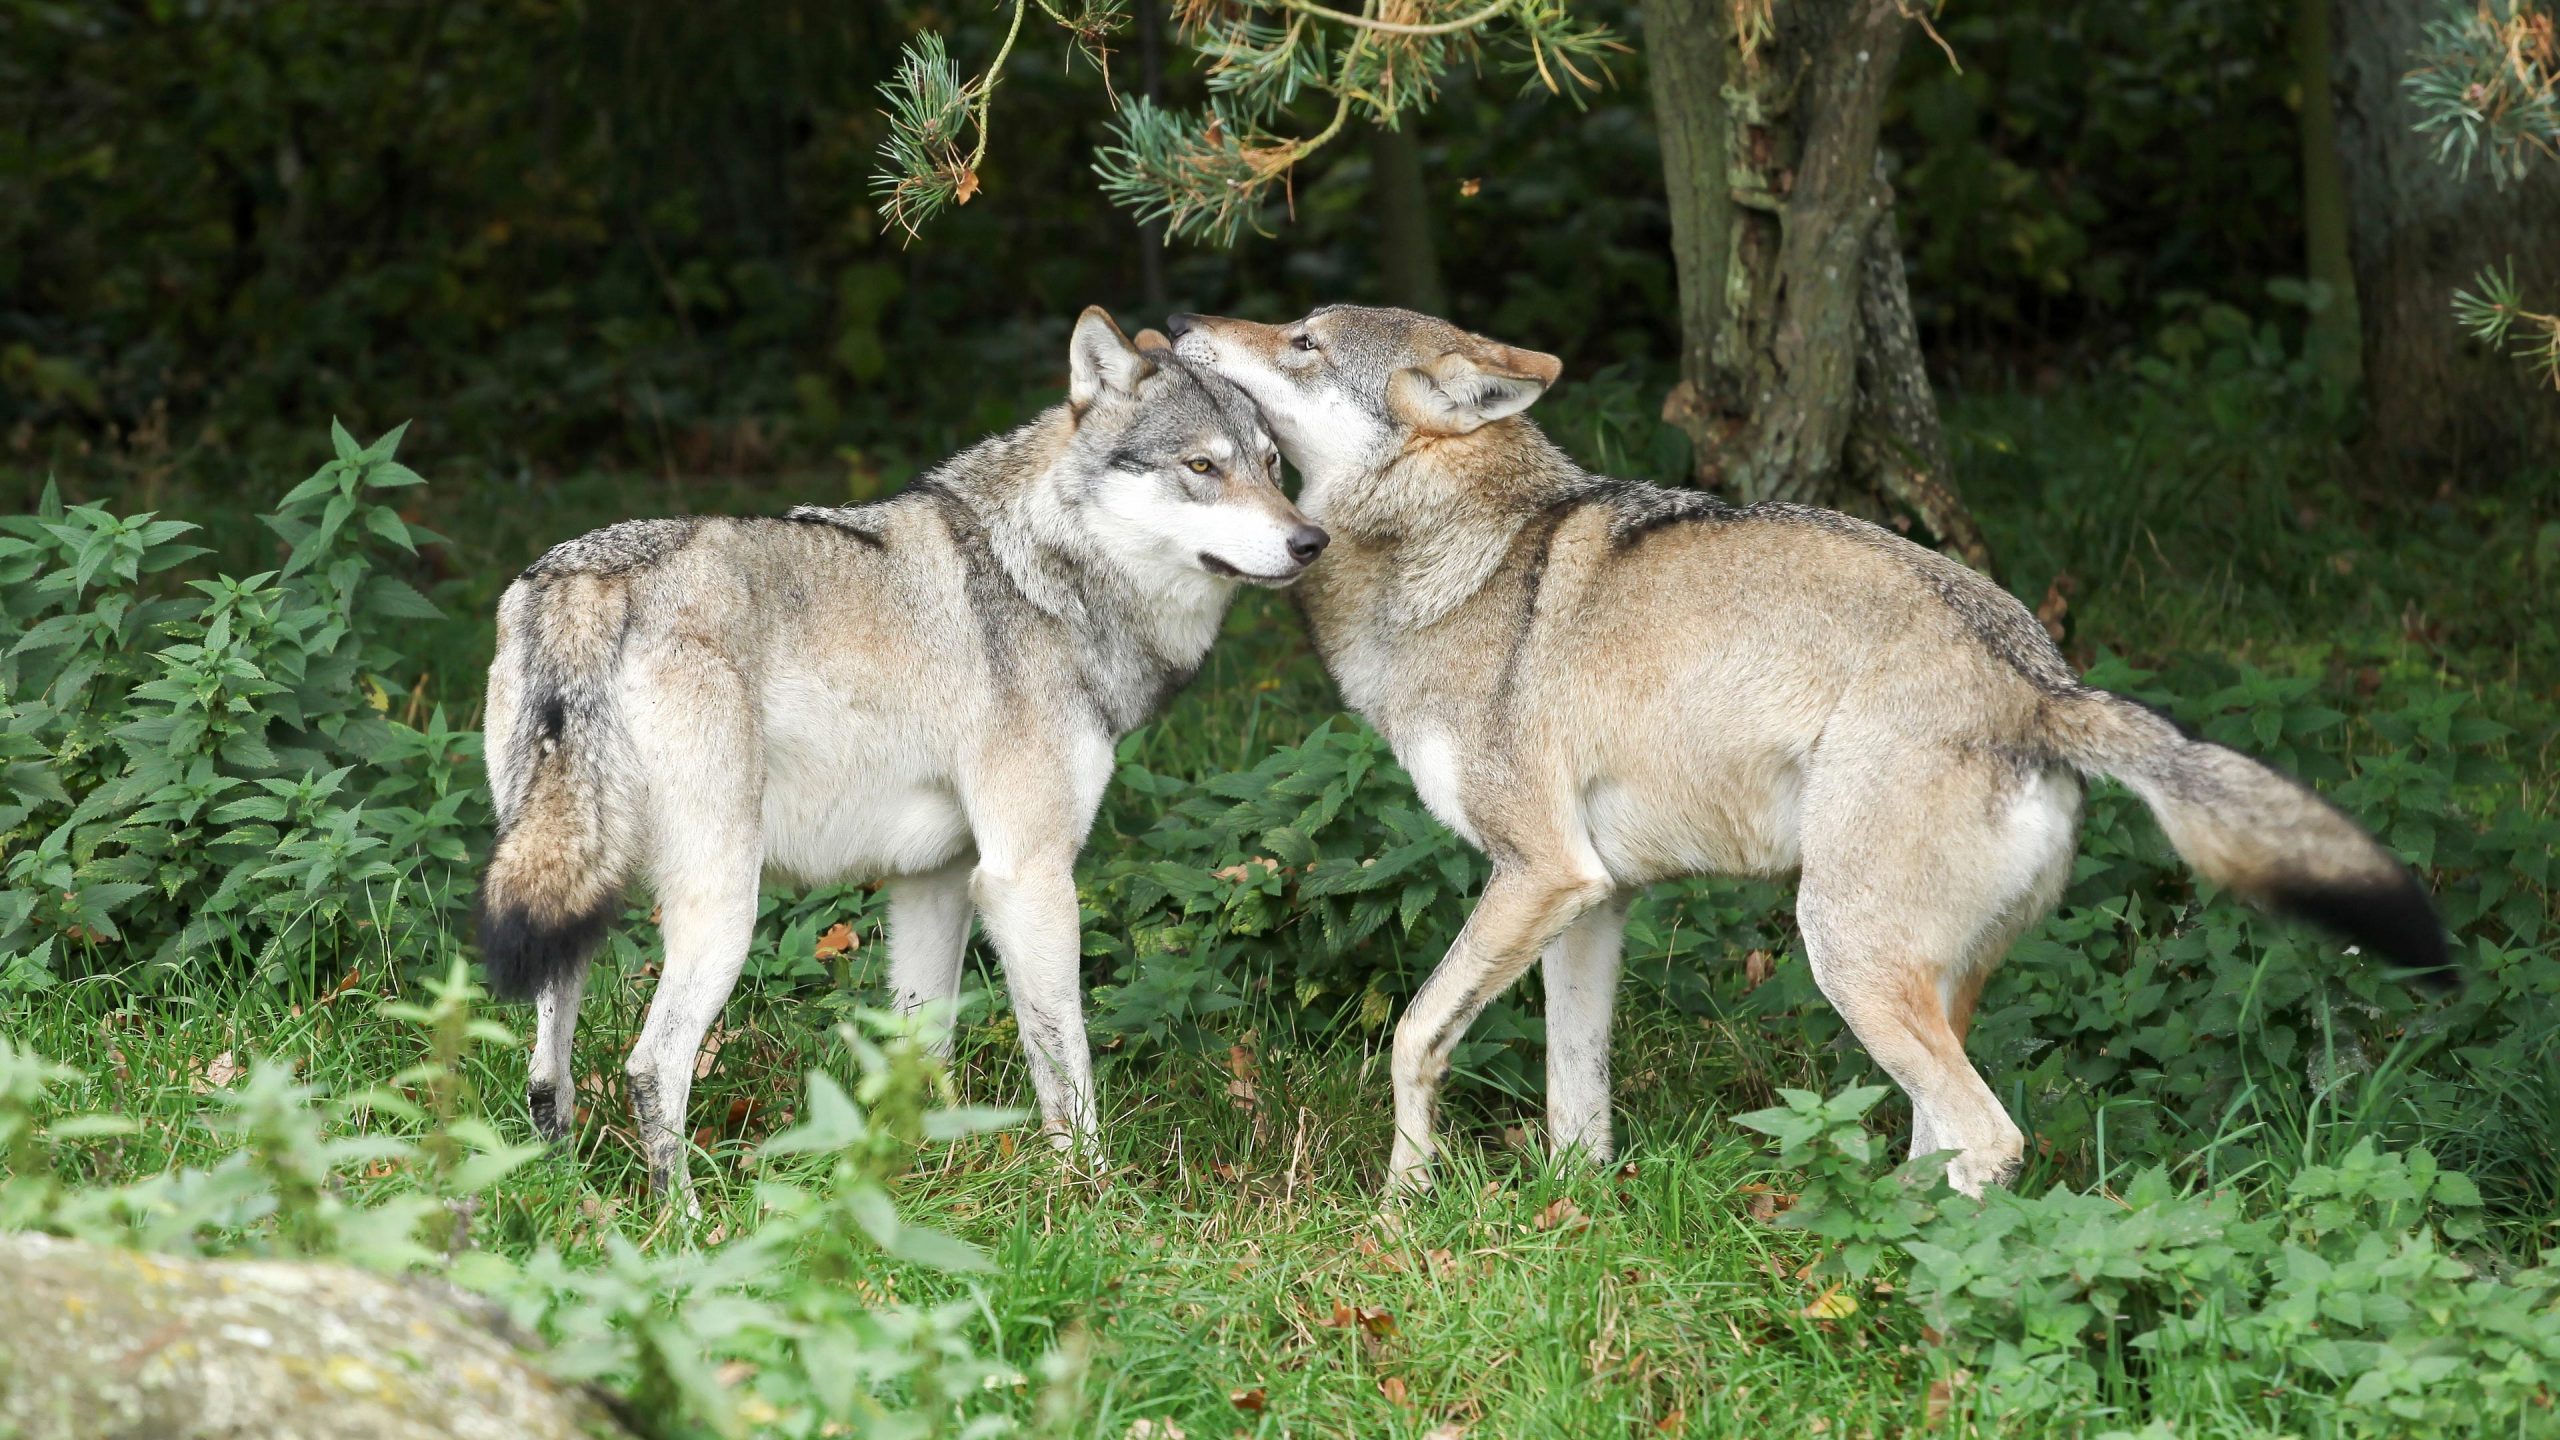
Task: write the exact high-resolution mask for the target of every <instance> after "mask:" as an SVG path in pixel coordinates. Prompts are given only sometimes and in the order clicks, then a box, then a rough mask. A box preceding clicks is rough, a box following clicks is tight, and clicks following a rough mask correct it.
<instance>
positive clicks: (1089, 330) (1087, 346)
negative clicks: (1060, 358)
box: [1067, 305, 1156, 410]
mask: <svg viewBox="0 0 2560 1440" xmlns="http://www.w3.org/2000/svg"><path fill="white" fill-rule="evenodd" d="M1155 368H1156V367H1155V362H1154V361H1152V360H1149V359H1148V358H1147V357H1146V356H1144V355H1141V354H1139V353H1138V347H1137V346H1135V345H1132V344H1130V343H1129V337H1128V336H1126V335H1123V334H1121V333H1120V326H1119V324H1118V323H1117V322H1116V321H1114V320H1113V319H1112V318H1111V313H1110V312H1109V311H1107V310H1105V309H1103V308H1102V307H1101V306H1099V305H1088V306H1086V307H1085V310H1084V313H1083V314H1082V315H1079V316H1077V317H1076V333H1075V335H1074V337H1073V338H1072V339H1070V340H1068V341H1067V403H1068V404H1070V405H1073V406H1074V407H1075V408H1077V409H1078V410H1082V409H1083V408H1084V407H1086V406H1087V405H1090V404H1092V403H1093V402H1094V401H1096V400H1099V399H1101V398H1102V397H1103V395H1104V394H1105V393H1106V392H1107V393H1111V394H1117V395H1133V394H1135V393H1137V389H1138V382H1139V381H1141V380H1144V379H1145V378H1147V376H1148V375H1149V374H1151V373H1153V372H1154V370H1155Z"/></svg>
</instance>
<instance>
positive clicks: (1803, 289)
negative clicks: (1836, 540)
mask: <svg viewBox="0 0 2560 1440" xmlns="http://www.w3.org/2000/svg"><path fill="white" fill-rule="evenodd" d="M1754 13H1755V12H1754V10H1753V7H1750V6H1736V5H1734V4H1732V3H1731V0H1645V4H1644V27H1645V47H1646V63H1647V67H1648V70H1649V72H1650V75H1651V78H1652V85H1653V92H1654V111H1655V122H1656V131H1657V133H1658V135H1659V136H1660V139H1661V146H1662V164H1663V182H1664V190H1665V195H1666V198H1667V199H1668V201H1669V204H1670V211H1671V231H1672V260H1673V266H1674V269H1675V271H1676V273H1677V277H1678V281H1679V289H1680V330H1681V357H1680V358H1681V365H1680V383H1679V385H1678V387H1677V388H1675V389H1674V390H1673V392H1672V394H1671V397H1670V398H1669V399H1668V400H1667V401H1666V402H1665V403H1664V407H1663V418H1664V419H1666V420H1669V421H1671V422H1673V423H1675V424H1678V425H1679V426H1681V428H1682V429H1684V430H1686V431H1687V432H1688V434H1689V437H1690V439H1691V441H1692V442H1693V444H1694V446H1695V455H1696V479H1697V481H1698V483H1699V484H1701V485H1704V486H1708V487H1711V488H1717V489H1722V490H1726V491H1729V492H1730V493H1732V494H1733V495H1734V496H1735V497H1736V498H1738V499H1741V500H1745V501H1757V500H1790V501H1801V502H1806V503H1811V504H1819V505H1829V506H1833V507H1835V508H1839V509H1844V510H1850V511H1854V512H1858V513H1862V514H1867V515H1870V516H1877V517H1897V518H1900V517H1908V518H1907V519H1904V521H1903V523H1906V524H1907V523H1908V521H1909V519H1917V520H1918V521H1919V522H1920V523H1922V524H1923V525H1925V526H1926V527H1927V528H1928V529H1929V530H1930V531H1931V532H1932V533H1933V534H1934V535H1935V536H1936V537H1937V539H1938V540H1939V541H1940V542H1941V543H1943V544H1945V545H1946V546H1948V547H1949V548H1950V549H1952V550H1954V551H1956V552H1957V553H1958V554H1960V555H1962V556H1963V557H1964V559H1965V560H1966V561H1968V562H1969V563H1971V564H1974V565H1977V566H1986V567H1987V566H1988V565H1989V563H1990V554H1989V551H1988V550H1987V548H1986V547H1985V546H1984V545H1983V542H1982V536H1981V533H1980V531H1979V530H1978V529H1976V528H1975V526H1974V524H1973V521H1972V518H1971V516H1970V515H1969V514H1968V513H1967V511H1966V510H1965V507H1964V504H1963V501H1962V500H1961V498H1960V497H1959V496H1958V494H1957V492H1956V488H1955V485H1954V479H1953V476H1952V475H1951V473H1950V472H1949V467H1948V465H1947V456H1946V446H1945V442H1944V439H1943V438H1942V436H1941V434H1940V431H1939V426H1938V410H1937V400H1936V397H1935V395H1934V393H1933V392H1932V391H1931V389H1930V387H1929V380H1928V373H1927V371H1926V369H1925V368H1924V367H1923V365H1922V363H1921V356H1920V347H1919V342H1918V339H1917V336H1916V334H1915V333H1914V331H1913V327H1912V323H1911V304H1910V296H1909V293H1908V290H1907V288H1906V284H1905V281H1904V277H1903V269H1902V255H1901V250H1900V245H1899V240H1898V236H1897V232H1896V229H1895V226H1894V224H1893V192H1892V189H1891V187H1890V186H1889V185H1888V184H1887V183H1886V182H1885V179H1884V172H1883V168H1882V165H1881V163H1880V156H1879V154H1878V150H1877V143H1876V133H1877V129H1878V126H1879V123H1880V121H1881V118H1882V114H1883V107H1884V101H1885V95H1886V92H1887V90H1888V88H1889V86H1890V84H1891V81H1892V77H1893V70H1894V62H1895V60H1896V59H1897V58H1898V57H1899V56H1900V54H1901V51H1902V44H1903V40H1904V38H1905V36H1906V35H1907V33H1908V31H1909V29H1910V27H1911V22H1910V20H1909V19H1908V18H1906V16H1905V15H1904V13H1903V11H1902V10H1901V9H1900V8H1899V7H1898V6H1896V5H1895V4H1894V3H1893V0H1786V3H1782V4H1777V5H1773V6H1770V7H1767V11H1766V13H1765V14H1764V15H1761V16H1760V19H1759V20H1758V21H1757V22H1754V21H1753V20H1752V19H1751V17H1752V15H1753V14H1754ZM1754 23H1757V24H1758V25H1759V26H1760V28H1759V29H1758V30H1756V31H1748V32H1747V31H1746V30H1745V29H1743V28H1741V27H1743V26H1745V25H1749V24H1754Z"/></svg>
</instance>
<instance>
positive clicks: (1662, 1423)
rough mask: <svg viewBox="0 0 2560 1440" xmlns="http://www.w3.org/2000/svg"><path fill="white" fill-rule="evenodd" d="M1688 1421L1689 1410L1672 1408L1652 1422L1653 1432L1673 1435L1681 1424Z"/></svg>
mask: <svg viewBox="0 0 2560 1440" xmlns="http://www.w3.org/2000/svg"><path fill="white" fill-rule="evenodd" d="M1688 1421H1689V1412H1688V1411H1686V1410H1682V1409H1678V1408H1674V1409H1673V1410H1672V1412H1671V1413H1670V1414H1668V1415H1665V1416H1663V1417H1662V1418H1661V1419H1659V1420H1656V1421H1654V1422H1653V1428H1654V1431H1655V1433H1657V1434H1661V1435H1673V1434H1677V1433H1678V1432H1679V1429H1680V1427H1681V1426H1682V1425H1685V1424H1687V1423H1688Z"/></svg>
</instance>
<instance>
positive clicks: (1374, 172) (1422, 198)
mask: <svg viewBox="0 0 2560 1440" xmlns="http://www.w3.org/2000/svg"><path fill="white" fill-rule="evenodd" d="M1413 125H1414V117H1413V116H1410V115H1408V116H1406V117H1405V118H1404V125H1403V127H1402V128H1400V129H1395V130H1389V129H1386V128H1385V127H1383V126H1381V127H1379V128H1376V129H1373V130H1371V131H1370V132H1369V193H1370V195H1371V197H1372V198H1373V199H1374V200H1375V201H1376V202H1377V206H1378V293H1379V295H1380V296H1382V297H1383V298H1384V299H1385V300H1386V302H1387V303H1388V304H1390V305H1401V306H1403V307H1404V308H1405V309H1407V310H1419V311H1421V312H1422V313H1423V314H1425V315H1446V314H1448V313H1449V292H1448V291H1447V290H1446V289H1444V288H1442V286H1441V284H1440V251H1439V248H1438V247H1437V246H1435V245H1434V244H1433V243H1432V240H1431V196H1430V193H1429V192H1428V191H1426V190H1424V189H1423V188H1422V144H1421V142H1420V141H1418V140H1416V139H1415V138H1414V134H1413Z"/></svg>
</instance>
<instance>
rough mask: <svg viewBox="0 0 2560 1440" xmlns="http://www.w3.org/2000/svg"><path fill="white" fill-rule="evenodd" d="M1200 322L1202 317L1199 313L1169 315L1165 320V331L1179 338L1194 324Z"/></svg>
mask: <svg viewBox="0 0 2560 1440" xmlns="http://www.w3.org/2000/svg"><path fill="white" fill-rule="evenodd" d="M1199 323H1200V317H1199V316H1197V315H1168V316H1166V317H1165V320H1164V333H1166V334H1167V335H1170V336H1172V337H1173V338H1174V339H1176V340H1179V339H1181V338H1182V337H1183V335H1184V334H1185V333H1187V332H1188V331H1189V330H1190V329H1191V327H1192V326H1194V325H1197V324H1199Z"/></svg>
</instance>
